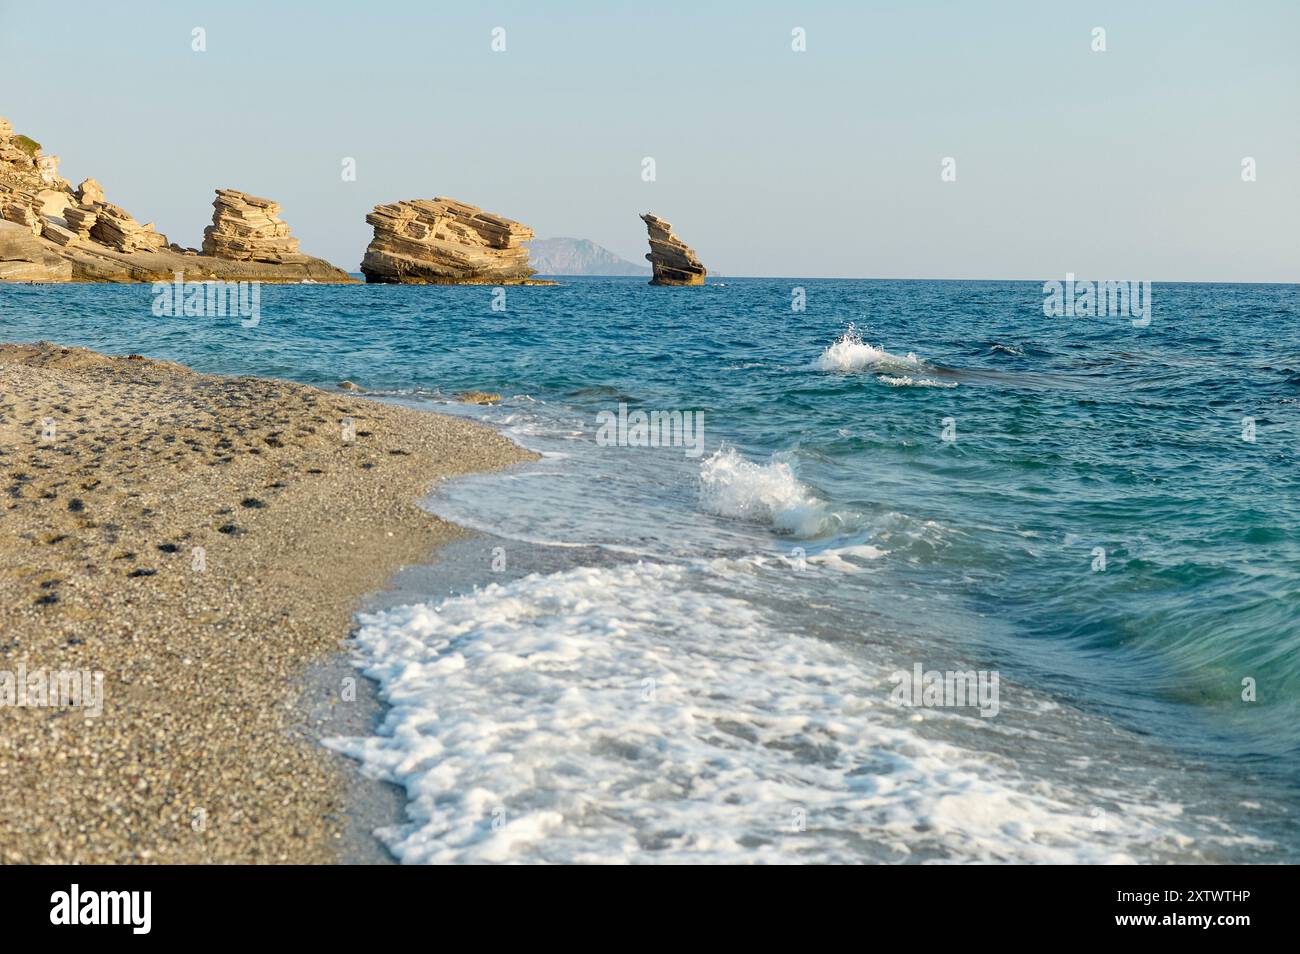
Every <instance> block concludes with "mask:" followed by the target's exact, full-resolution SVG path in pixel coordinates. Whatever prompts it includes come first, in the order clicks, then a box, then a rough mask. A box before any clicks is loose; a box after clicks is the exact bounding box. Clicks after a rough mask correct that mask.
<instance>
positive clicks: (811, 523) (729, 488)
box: [700, 447, 835, 537]
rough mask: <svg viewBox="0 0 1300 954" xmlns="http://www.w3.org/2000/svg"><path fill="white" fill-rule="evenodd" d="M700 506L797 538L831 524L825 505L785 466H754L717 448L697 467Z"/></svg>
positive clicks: (776, 462) (775, 463) (731, 451)
mask: <svg viewBox="0 0 1300 954" xmlns="http://www.w3.org/2000/svg"><path fill="white" fill-rule="evenodd" d="M700 506H701V507H702V508H703V509H704V510H706V511H707V512H709V513H712V514H715V515H717V516H720V517H735V518H739V519H742V520H753V521H757V522H759V523H764V524H767V525H769V526H771V527H773V528H774V529H776V530H778V531H780V532H782V533H788V534H792V535H793V536H796V537H814V536H817V535H818V534H819V533H822V532H823V531H825V530H827V529H830V526H829V525H831V524H833V523H834V522H835V517H834V515H833V514H831V513H830V512H829V511H828V510H827V508H826V505H825V503H823V502H822V501H820V500H818V499H817V498H816V497H815V496H813V493H812V491H811V490H809V489H808V487H807V486H805V485H804V484H803V483H801V482H800V481H799V478H797V477H796V476H795V475H794V471H793V470H791V469H790V465H789V464H788V463H786V462H784V461H781V460H777V459H773V460H772V461H771V462H769V463H766V464H756V463H754V462H753V461H750V460H746V459H745V458H744V457H741V456H740V454H738V453H736V451H735V449H734V448H731V447H723V448H720V449H719V450H718V451H717V452H716V453H714V455H713V456H712V457H710V458H708V459H707V460H705V461H703V462H702V463H701V464H700Z"/></svg>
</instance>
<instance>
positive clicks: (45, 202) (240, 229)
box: [0, 118, 354, 282]
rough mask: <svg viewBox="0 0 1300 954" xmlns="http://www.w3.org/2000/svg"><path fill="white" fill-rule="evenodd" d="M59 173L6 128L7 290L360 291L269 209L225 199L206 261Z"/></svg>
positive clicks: (0, 194)
mask: <svg viewBox="0 0 1300 954" xmlns="http://www.w3.org/2000/svg"><path fill="white" fill-rule="evenodd" d="M58 163H59V160H58V157H56V156H46V155H43V154H42V153H41V145H40V143H38V142H35V141H34V140H32V139H29V138H27V137H26V136H18V135H15V134H14V131H13V127H12V125H11V124H10V123H9V121H8V120H6V119H3V118H0V224H2V225H4V226H5V228H4V229H3V231H2V232H0V281H54V282H60V281H92V282H153V281H171V280H172V279H173V278H174V276H175V274H176V273H177V272H180V273H181V274H182V275H183V276H184V277H185V278H186V279H190V280H203V279H219V280H224V281H263V282H299V281H304V280H312V281H318V282H351V281H354V279H353V278H352V277H351V276H349V275H348V274H347V273H346V272H344V271H343V270H342V269H338V268H335V267H334V266H333V265H331V264H329V263H328V262H325V261H322V260H321V259H318V258H311V257H309V256H307V255H303V254H301V253H299V252H298V241H297V239H293V238H290V237H289V227H288V226H287V225H285V224H284V223H283V222H281V221H280V220H279V211H280V209H279V206H277V205H276V204H275V203H274V202H271V201H270V200H268V199H259V198H257V197H256V196H250V195H247V194H246V193H243V192H236V191H234V190H232V189H219V190H218V191H217V201H216V202H215V203H214V205H215V206H216V214H215V215H214V216H213V224H212V225H211V226H210V227H209V228H208V230H207V231H206V232H205V233H204V236H205V237H204V243H203V254H199V253H198V252H197V251H196V250H195V249H184V248H181V247H179V246H177V245H173V244H170V243H168V241H167V236H165V235H163V234H162V233H161V232H159V231H157V230H156V229H155V228H154V226H153V223H152V222H148V223H144V224H141V223H140V222H138V221H136V219H135V218H134V217H133V216H132V215H131V214H130V213H129V212H127V211H126V210H125V209H123V208H122V207H121V206H118V205H114V204H113V203H111V202H109V201H107V199H106V198H105V196H104V190H103V188H102V187H101V186H100V185H99V183H98V182H96V181H95V180H94V179H86V180H85V181H84V182H82V183H81V185H80V186H78V187H77V188H76V189H73V188H72V185H71V184H70V183H69V182H68V181H67V180H66V179H63V178H61V177H60V176H59V173H58ZM22 233H25V234H26V236H27V237H26V238H24V237H23V234H22Z"/></svg>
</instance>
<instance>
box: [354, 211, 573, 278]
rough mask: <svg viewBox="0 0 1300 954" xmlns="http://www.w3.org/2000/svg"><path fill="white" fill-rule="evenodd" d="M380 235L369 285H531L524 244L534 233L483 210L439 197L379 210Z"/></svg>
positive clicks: (370, 260) (373, 220)
mask: <svg viewBox="0 0 1300 954" xmlns="http://www.w3.org/2000/svg"><path fill="white" fill-rule="evenodd" d="M366 221H367V222H369V223H370V224H371V225H373V226H374V228H375V236H374V238H373V239H371V241H370V246H369V247H368V248H367V249H366V255H365V258H363V259H362V260H361V271H362V272H363V273H364V274H365V276H366V281H368V282H383V283H400V284H412V285H461V284H471V285H472V284H490V285H510V284H514V285H518V284H551V283H549V282H546V283H542V282H536V283H534V282H531V281H529V279H530V277H531V276H532V275H533V274H534V270H533V269H532V268H530V267H529V265H528V249H526V248H524V247H523V243H524V242H527V241H528V240H529V239H531V238H532V237H533V230H532V229H530V228H529V227H528V226H526V225H523V224H522V223H520V222H514V221H512V220H510V219H506V218H502V217H501V216H499V215H493V214H492V213H490V212H484V211H483V210H482V209H480V208H478V207H477V206H473V205H467V204H466V203H464V202H457V201H456V200H455V199H448V198H446V197H443V196H438V197H436V198H433V199H407V200H403V201H401V202H393V203H390V204H388V205H377V206H375V210H374V211H373V212H371V213H370V214H369V215H367V216H366Z"/></svg>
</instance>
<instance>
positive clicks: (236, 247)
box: [203, 189, 307, 265]
mask: <svg viewBox="0 0 1300 954" xmlns="http://www.w3.org/2000/svg"><path fill="white" fill-rule="evenodd" d="M212 207H213V209H214V210H215V211H214V212H213V213H212V224H211V225H209V226H208V227H207V228H206V229H204V230H203V254H204V255H212V256H215V257H216V258H227V259H230V260H232V261H236V262H270V263H272V264H276V265H285V264H289V263H292V264H302V263H303V262H305V261H307V256H306V255H303V254H301V253H300V252H299V251H298V240H297V239H296V238H291V237H290V236H289V226H288V225H287V224H285V223H284V222H281V221H280V206H279V205H277V204H276V203H274V202H272V201H271V200H270V199H259V198H258V197H257V196H255V195H249V194H248V193H247V192H236V191H235V190H234V189H218V190H217V198H216V200H215V201H213V203H212Z"/></svg>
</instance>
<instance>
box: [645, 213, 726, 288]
mask: <svg viewBox="0 0 1300 954" xmlns="http://www.w3.org/2000/svg"><path fill="white" fill-rule="evenodd" d="M641 221H643V222H644V223H645V224H646V228H647V229H648V230H649V233H650V251H649V252H647V253H646V260H647V261H648V262H649V263H650V267H651V268H652V269H653V270H654V275H653V276H652V277H651V279H650V284H651V285H703V284H704V276H705V275H707V274H708V273H709V272H708V269H706V268H705V267H704V266H703V265H702V264H700V260H699V259H698V258H697V257H696V256H695V250H694V249H692V248H691V247H690V246H689V245H687V244H686V243H685V242H683V241H682V240H681V239H679V238H678V237H677V236H676V235H674V234H673V227H672V225H671V223H669V222H666V221H664V220H663V219H661V218H659V216H657V215H653V214H651V213H649V212H646V213H645V214H644V215H642V216H641Z"/></svg>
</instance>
